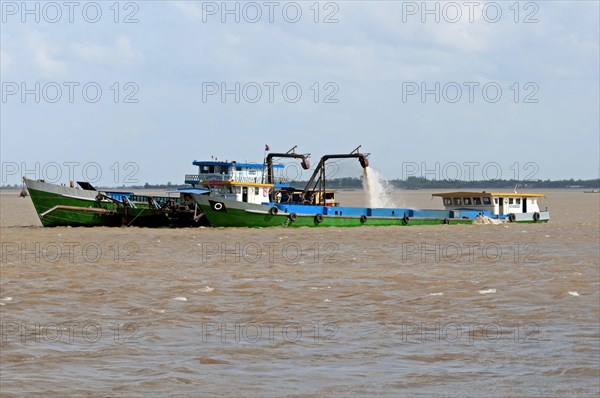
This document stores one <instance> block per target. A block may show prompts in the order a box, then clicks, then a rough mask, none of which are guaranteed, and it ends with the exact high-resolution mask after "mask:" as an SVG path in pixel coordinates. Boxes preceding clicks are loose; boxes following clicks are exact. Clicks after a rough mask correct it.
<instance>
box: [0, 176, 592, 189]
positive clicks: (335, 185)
mask: <svg viewBox="0 0 600 398" xmlns="http://www.w3.org/2000/svg"><path fill="white" fill-rule="evenodd" d="M306 183H307V181H294V182H292V183H291V185H292V186H294V187H298V188H300V187H304V186H306ZM326 183H327V188H331V189H357V188H362V178H357V177H345V178H332V179H330V180H327V181H326ZM388 183H389V184H390V186H392V187H393V188H397V189H463V188H471V189H476V188H511V189H512V188H514V187H515V185H516V186H517V188H573V189H579V188H585V189H600V179H599V178H596V179H592V180H575V179H573V178H571V179H569V180H533V181H516V180H478V181H460V180H428V179H426V178H423V177H408V178H407V179H406V180H399V179H396V180H388ZM21 187H22V186H21V185H17V184H14V185H2V186H0V189H19V188H21ZM186 187H189V186H188V185H185V184H181V185H173V184H171V183H170V182H168V183H166V184H149V183H145V184H144V185H132V186H121V187H99V188H102V189H132V190H133V189H173V190H174V189H177V188H186Z"/></svg>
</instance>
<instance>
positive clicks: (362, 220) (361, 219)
mask: <svg viewBox="0 0 600 398" xmlns="http://www.w3.org/2000/svg"><path fill="white" fill-rule="evenodd" d="M366 222H367V216H365V215H364V214H363V215H362V216H360V223H361V224H364V223H366Z"/></svg>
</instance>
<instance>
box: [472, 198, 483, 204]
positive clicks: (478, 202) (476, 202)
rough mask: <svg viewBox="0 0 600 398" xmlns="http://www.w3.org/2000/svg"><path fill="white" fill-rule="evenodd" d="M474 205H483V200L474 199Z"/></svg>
mask: <svg viewBox="0 0 600 398" xmlns="http://www.w3.org/2000/svg"><path fill="white" fill-rule="evenodd" d="M473 204H474V205H481V198H473Z"/></svg>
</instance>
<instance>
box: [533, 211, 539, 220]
mask: <svg viewBox="0 0 600 398" xmlns="http://www.w3.org/2000/svg"><path fill="white" fill-rule="evenodd" d="M539 220H540V213H538V212H537V211H536V212H535V213H533V222H538V221H539Z"/></svg>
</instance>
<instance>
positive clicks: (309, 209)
mask: <svg viewBox="0 0 600 398" xmlns="http://www.w3.org/2000/svg"><path fill="white" fill-rule="evenodd" d="M265 204H268V205H270V206H276V207H277V208H278V209H279V210H281V211H283V212H286V213H298V214H323V215H324V216H326V215H336V216H338V215H339V216H354V217H360V216H367V217H399V218H401V217H404V215H406V216H407V217H410V218H413V217H416V218H439V219H444V218H449V219H452V218H454V219H456V218H465V217H466V218H469V219H475V218H476V217H477V216H478V215H480V214H483V215H484V216H487V217H490V218H496V216H495V215H493V214H492V213H491V212H490V211H487V210H486V211H481V210H470V209H464V210H434V209H409V208H403V207H398V208H371V207H346V206H340V207H337V206H336V207H331V206H314V205H302V204H290V203H265ZM505 217H506V216H499V217H498V218H505Z"/></svg>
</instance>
